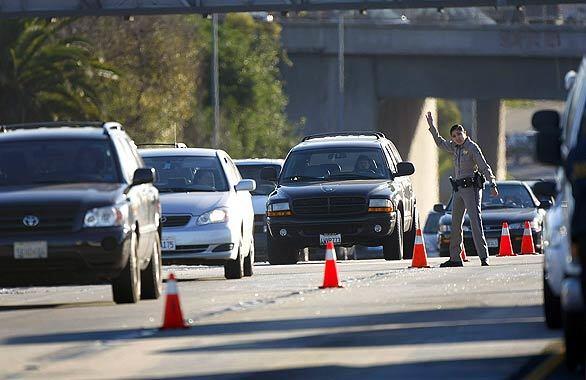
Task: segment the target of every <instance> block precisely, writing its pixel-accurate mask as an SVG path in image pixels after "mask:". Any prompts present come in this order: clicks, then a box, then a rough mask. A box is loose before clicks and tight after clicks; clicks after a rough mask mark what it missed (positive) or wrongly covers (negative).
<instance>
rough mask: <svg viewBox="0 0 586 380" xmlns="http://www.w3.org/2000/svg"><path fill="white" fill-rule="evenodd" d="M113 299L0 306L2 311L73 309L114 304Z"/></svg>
mask: <svg viewBox="0 0 586 380" xmlns="http://www.w3.org/2000/svg"><path fill="white" fill-rule="evenodd" d="M113 305H115V304H114V302H113V301H90V302H69V303H49V304H30V305H3V306H0V313H1V312H5V311H15V310H41V309H71V308H76V307H96V306H113Z"/></svg>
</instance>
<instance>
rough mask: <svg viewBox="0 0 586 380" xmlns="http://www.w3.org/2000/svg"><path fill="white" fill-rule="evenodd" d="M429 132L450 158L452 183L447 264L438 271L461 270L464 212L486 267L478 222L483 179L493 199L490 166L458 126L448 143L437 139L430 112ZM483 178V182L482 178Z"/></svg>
mask: <svg viewBox="0 0 586 380" xmlns="http://www.w3.org/2000/svg"><path fill="white" fill-rule="evenodd" d="M426 119H427V124H429V131H430V132H431V134H432V136H433V139H434V140H435V143H436V145H437V146H438V147H439V148H440V149H443V150H445V151H447V152H448V153H451V154H452V155H453V157H454V172H455V179H452V178H451V177H450V181H451V182H452V187H453V189H454V194H453V198H452V233H451V235H452V238H451V239H450V260H448V261H446V262H444V263H442V264H441V265H440V266H441V267H461V266H463V264H462V259H461V257H460V254H461V252H462V240H463V237H462V222H463V219H464V213H465V212H466V210H467V211H468V216H469V217H470V226H471V228H472V237H473V238H474V246H475V247H476V252H478V256H479V257H480V262H481V265H482V266H488V248H487V246H486V239H485V237H484V231H483V229H482V219H481V218H480V204H481V200H482V188H483V187H484V180H485V179H487V180H488V181H489V183H490V186H491V188H492V195H493V196H497V195H498V190H497V187H496V183H495V177H494V174H493V173H492V170H491V169H490V166H489V165H488V163H487V162H486V160H485V159H484V156H483V155H482V151H481V150H480V148H479V147H478V145H477V144H476V143H475V142H473V141H472V140H470V138H469V137H468V136H467V134H466V131H465V130H464V127H462V126H461V125H459V124H456V125H453V126H452V128H450V135H451V137H452V140H451V141H446V140H445V139H444V138H443V137H441V136H440V134H439V132H438V131H437V129H436V127H435V126H434V124H433V116H431V112H428V113H427V115H426ZM483 177H484V178H483Z"/></svg>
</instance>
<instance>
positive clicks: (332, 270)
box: [320, 241, 341, 289]
mask: <svg viewBox="0 0 586 380" xmlns="http://www.w3.org/2000/svg"><path fill="white" fill-rule="evenodd" d="M325 288H341V286H340V283H339V281H338V268H336V250H335V248H334V243H332V242H331V241H329V242H328V243H327V245H326V268H325V271H324V284H323V285H322V286H320V289H325Z"/></svg>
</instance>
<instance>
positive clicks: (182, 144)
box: [136, 142, 187, 148]
mask: <svg viewBox="0 0 586 380" xmlns="http://www.w3.org/2000/svg"><path fill="white" fill-rule="evenodd" d="M136 146H137V147H139V148H140V147H143V146H170V147H173V148H187V145H185V144H184V143H180V142H176V143H145V144H137V145H136Z"/></svg>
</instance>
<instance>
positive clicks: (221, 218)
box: [197, 208, 228, 226]
mask: <svg viewBox="0 0 586 380" xmlns="http://www.w3.org/2000/svg"><path fill="white" fill-rule="evenodd" d="M227 221H228V213H227V212H226V210H224V209H221V208H217V209H215V210H212V211H208V212H206V213H205V214H202V215H200V217H199V218H197V224H198V225H200V226H205V225H206V224H214V223H224V222H227Z"/></svg>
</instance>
